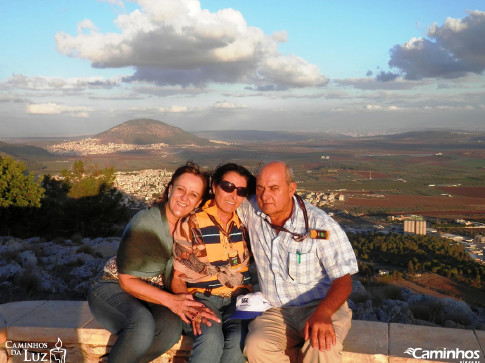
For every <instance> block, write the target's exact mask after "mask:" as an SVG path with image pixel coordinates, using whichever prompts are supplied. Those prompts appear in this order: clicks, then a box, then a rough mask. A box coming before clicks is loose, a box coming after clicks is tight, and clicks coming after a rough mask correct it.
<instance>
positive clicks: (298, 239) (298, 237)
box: [264, 194, 309, 242]
mask: <svg viewBox="0 0 485 363" xmlns="http://www.w3.org/2000/svg"><path fill="white" fill-rule="evenodd" d="M295 198H296V200H297V201H298V205H299V206H300V209H301V211H302V212H303V218H304V219H305V233H295V232H291V231H289V230H288V229H286V228H285V227H280V226H277V225H276V224H273V223H271V222H270V221H269V220H268V217H266V218H264V221H265V222H266V223H268V224H269V225H270V226H271V228H273V229H275V230H277V231H279V232H286V233H289V234H291V238H293V239H294V240H295V241H296V242H301V241H303V240H304V239H305V238H307V237H308V231H309V227H308V214H307V211H306V207H305V203H303V199H302V198H301V197H300V196H299V195H297V194H295Z"/></svg>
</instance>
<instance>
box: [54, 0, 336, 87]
mask: <svg viewBox="0 0 485 363" xmlns="http://www.w3.org/2000/svg"><path fill="white" fill-rule="evenodd" d="M138 4H139V5H140V7H141V8H140V9H137V10H134V11H133V12H131V13H130V14H124V15H120V16H118V18H117V19H116V21H115V22H116V24H117V26H118V27H119V28H120V32H119V33H104V34H103V33H100V32H99V31H98V30H96V27H95V25H94V24H93V23H91V22H90V21H89V20H84V21H83V22H82V24H80V25H79V31H78V34H77V35H75V36H72V35H69V34H66V33H58V34H56V41H57V48H58V50H59V52H61V53H63V54H66V55H68V56H71V57H78V58H84V59H88V60H89V61H90V62H91V63H92V64H93V66H94V67H100V68H112V67H135V73H134V74H133V76H132V77H128V78H126V79H125V80H126V81H138V80H141V81H148V82H154V83H157V84H163V85H167V84H169V85H177V84H178V85H182V86H184V87H186V86H189V85H195V86H199V87H201V86H205V85H206V84H207V83H209V82H220V83H234V82H242V83H248V84H254V85H256V86H267V85H273V86H274V87H275V88H289V87H314V86H322V85H324V84H326V82H327V79H326V78H325V77H324V76H322V75H321V74H320V72H319V70H318V68H317V67H316V66H315V65H313V64H310V63H308V62H307V61H305V60H304V59H302V58H300V57H297V56H294V55H291V56H284V55H281V54H280V53H279V52H278V43H279V42H283V41H286V32H284V31H281V32H276V33H274V34H273V35H272V36H270V35H266V34H264V33H263V31H262V30H261V29H259V28H256V27H252V26H248V25H247V24H246V20H245V19H244V17H243V16H242V14H241V13H240V12H238V11H236V10H233V9H223V10H219V11H217V12H210V11H208V10H204V9H201V7H200V3H199V1H198V0H157V1H152V0H138ZM84 30H89V31H90V32H89V33H87V32H83V31H84Z"/></svg>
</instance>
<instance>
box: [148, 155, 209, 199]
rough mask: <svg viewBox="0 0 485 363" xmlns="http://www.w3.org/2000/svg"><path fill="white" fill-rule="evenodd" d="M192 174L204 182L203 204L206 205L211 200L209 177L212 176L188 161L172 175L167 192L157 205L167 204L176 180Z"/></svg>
mask: <svg viewBox="0 0 485 363" xmlns="http://www.w3.org/2000/svg"><path fill="white" fill-rule="evenodd" d="M186 173H188V174H192V175H196V176H198V177H200V179H201V180H202V182H203V183H204V189H203V191H202V202H201V204H202V203H204V202H205V201H206V200H207V199H208V198H209V177H210V174H209V173H208V172H205V171H202V170H200V167H199V165H197V164H196V163H194V162H193V161H187V162H186V163H185V164H184V165H181V166H179V167H178V168H177V169H176V170H175V171H174V173H173V174H172V178H171V179H170V181H169V182H168V184H167V185H166V186H165V190H164V191H163V194H162V196H161V197H160V198H159V199H157V200H156V201H155V202H156V203H161V202H166V201H167V200H168V190H169V189H170V187H171V186H172V185H173V184H174V183H175V180H177V178H178V177H179V176H181V175H182V174H186Z"/></svg>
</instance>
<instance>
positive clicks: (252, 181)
mask: <svg viewBox="0 0 485 363" xmlns="http://www.w3.org/2000/svg"><path fill="white" fill-rule="evenodd" d="M230 171H233V172H236V173H238V174H239V175H241V176H243V177H245V178H246V181H247V188H248V191H249V194H248V197H249V196H250V195H252V194H254V193H255V191H256V177H255V176H254V175H253V174H252V173H251V172H250V171H249V170H248V169H246V168H245V167H244V166H242V165H238V164H235V163H227V164H223V165H219V166H218V167H217V168H216V170H214V172H213V173H212V185H219V184H220V183H221V181H222V178H223V177H224V175H225V174H226V173H229V172H230Z"/></svg>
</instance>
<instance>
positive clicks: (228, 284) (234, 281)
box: [173, 200, 250, 295]
mask: <svg viewBox="0 0 485 363" xmlns="http://www.w3.org/2000/svg"><path fill="white" fill-rule="evenodd" d="M216 224H217V225H219V228H218V227H217V225H216ZM221 224H222V223H221V221H220V220H219V219H218V217H217V207H216V205H215V204H214V203H213V201H211V200H210V201H208V202H207V203H206V204H205V205H204V206H203V207H202V208H200V209H197V210H196V211H195V212H194V213H193V214H190V215H188V216H186V217H184V218H182V219H181V220H180V222H179V224H178V225H177V227H176V230H175V232H174V248H173V257H174V267H175V269H176V270H178V271H180V272H182V273H183V274H184V275H185V276H186V278H185V280H186V281H187V288H188V291H189V292H190V293H194V292H201V293H203V292H205V291H206V290H207V289H209V290H210V291H211V293H212V294H213V295H220V294H227V293H230V292H232V291H234V290H236V289H237V288H239V287H243V286H247V285H249V280H250V275H249V271H248V263H249V250H248V247H247V244H246V241H245V240H244V237H245V236H244V234H243V230H242V228H243V227H242V225H241V221H240V220H239V217H238V216H237V214H236V213H234V214H233V216H232V218H231V220H230V221H229V222H228V223H227V226H226V229H223V228H222V226H221ZM221 229H222V230H221ZM231 256H234V257H233V258H231ZM221 279H222V280H221Z"/></svg>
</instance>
